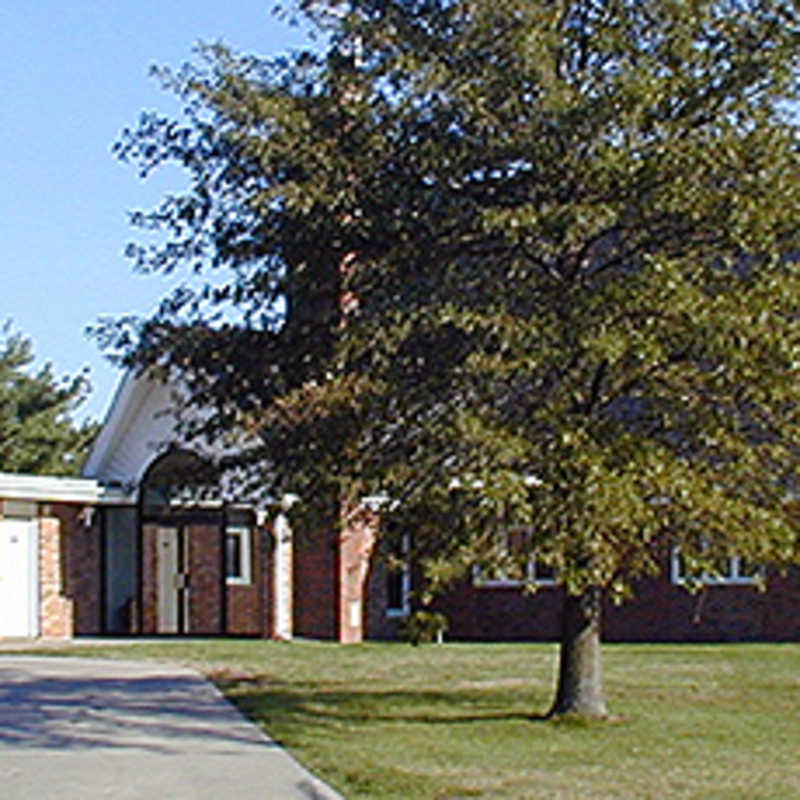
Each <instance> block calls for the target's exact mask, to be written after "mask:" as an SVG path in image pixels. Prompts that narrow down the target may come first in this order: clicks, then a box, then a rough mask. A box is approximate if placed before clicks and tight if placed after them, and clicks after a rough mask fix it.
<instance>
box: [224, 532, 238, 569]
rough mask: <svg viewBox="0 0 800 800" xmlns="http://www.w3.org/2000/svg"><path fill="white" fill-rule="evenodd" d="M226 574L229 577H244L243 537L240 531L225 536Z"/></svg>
mask: <svg viewBox="0 0 800 800" xmlns="http://www.w3.org/2000/svg"><path fill="white" fill-rule="evenodd" d="M225 575H226V577H228V578H241V577H242V538H241V536H239V534H238V533H229V534H227V535H226V536H225Z"/></svg>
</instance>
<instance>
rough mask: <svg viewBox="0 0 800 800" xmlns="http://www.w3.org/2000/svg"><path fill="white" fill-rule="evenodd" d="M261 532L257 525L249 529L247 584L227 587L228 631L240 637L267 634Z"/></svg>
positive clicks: (265, 576) (265, 578) (265, 579)
mask: <svg viewBox="0 0 800 800" xmlns="http://www.w3.org/2000/svg"><path fill="white" fill-rule="evenodd" d="M263 535H264V534H263V531H262V530H261V529H260V528H254V529H253V530H252V532H251V537H252V538H251V540H250V552H251V570H252V573H251V577H252V581H251V583H250V584H249V585H236V584H228V586H227V598H228V600H227V621H228V633H232V634H236V635H244V636H266V635H269V630H270V629H269V627H268V624H269V623H268V620H266V619H265V616H266V609H267V606H266V603H265V600H266V598H265V592H266V590H267V588H268V585H269V581H268V576H267V575H266V574H265V572H264V539H263Z"/></svg>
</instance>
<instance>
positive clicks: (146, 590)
mask: <svg viewBox="0 0 800 800" xmlns="http://www.w3.org/2000/svg"><path fill="white" fill-rule="evenodd" d="M157 535H158V525H156V524H154V523H147V524H145V525H142V539H141V542H142V573H141V579H142V585H141V587H140V592H139V595H140V597H141V603H142V607H141V609H139V610H138V614H137V616H138V632H139V633H145V634H150V633H157V631H158V595H157V583H158V563H157V558H158V548H157V547H156V544H157V540H156V537H157Z"/></svg>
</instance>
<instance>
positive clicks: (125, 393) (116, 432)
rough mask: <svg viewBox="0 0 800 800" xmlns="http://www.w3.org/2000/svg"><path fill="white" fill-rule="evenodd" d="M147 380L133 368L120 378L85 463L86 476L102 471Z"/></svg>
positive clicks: (83, 472) (84, 473)
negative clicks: (136, 374)
mask: <svg viewBox="0 0 800 800" xmlns="http://www.w3.org/2000/svg"><path fill="white" fill-rule="evenodd" d="M146 382H147V378H145V377H141V378H139V379H137V378H136V377H135V376H134V374H133V372H132V371H131V370H128V371H127V372H125V373H124V374H123V375H122V377H121V378H120V381H119V383H118V384H117V388H116V390H115V391H114V399H113V400H112V401H111V405H110V407H109V409H108V413H107V414H106V418H105V420H104V422H103V427H102V428H101V429H100V433H99V434H98V435H97V438H96V439H95V440H94V444H93V445H92V449H91V450H90V452H89V457H88V458H87V459H86V463H85V464H84V465H83V470H82V474H83V475H84V477H87V478H88V477H91V476H93V475H96V474H97V473H98V472H99V471H100V469H101V467H102V465H103V461H104V460H105V458H106V456H107V454H108V453H109V451H110V450H111V449H112V447H113V444H114V442H115V441H116V440H117V439H118V438H119V436H120V435H121V434H122V432H123V423H124V422H125V420H126V418H127V417H128V416H129V413H130V411H131V406H132V405H133V403H134V400H135V399H136V396H137V395H139V396H140V397H141V395H142V394H143V390H144V388H145V386H144V384H145V383H146ZM137 390H138V391H137Z"/></svg>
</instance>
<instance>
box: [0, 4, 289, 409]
mask: <svg viewBox="0 0 800 800" xmlns="http://www.w3.org/2000/svg"><path fill="white" fill-rule="evenodd" d="M273 5H274V3H273V1H272V0H267V2H265V3H259V2H247V1H246V0H226V1H225V2H219V0H216V2H213V1H212V0H158V2H156V0H136V2H133V0H130V2H116V1H115V0H106V1H105V2H89V0H70V2H66V1H65V0H38V2H22V0H4V2H3V3H1V4H0V75H2V84H1V86H2V88H1V89H0V97H1V98H2V102H0V137H2V138H1V139H0V140H1V141H2V142H3V150H4V153H5V156H4V158H3V159H2V160H1V161H0V278H1V280H0V323H2V321H4V320H8V319H11V320H12V322H13V325H14V329H15V330H17V331H20V332H21V333H23V334H25V335H27V336H29V337H30V338H31V339H32V340H33V343H34V346H35V349H36V354H37V358H38V362H39V363H42V362H44V361H50V362H52V364H53V367H54V370H55V372H56V374H57V375H59V376H61V375H68V374H74V373H75V372H77V371H78V370H80V369H81V368H83V367H84V366H88V367H89V368H90V371H91V380H92V384H93V386H94V390H93V392H92V396H91V397H90V399H89V401H88V402H87V403H86V405H85V406H83V407H82V410H81V414H80V416H81V417H84V416H87V415H88V416H91V417H94V418H102V416H103V414H104V412H105V409H106V406H107V403H108V401H109V399H110V397H111V394H112V392H113V389H114V385H115V384H116V381H117V378H118V373H117V372H116V370H115V369H114V368H113V367H112V366H111V365H110V364H108V362H107V361H105V359H104V358H103V356H102V354H101V353H100V352H99V350H98V348H97V346H96V344H95V343H94V342H93V341H92V340H90V339H88V338H87V337H86V335H85V329H86V326H87V325H89V324H91V323H92V322H94V321H95V320H96V319H97V318H98V317H100V316H101V315H112V316H117V315H121V314H124V313H128V312H135V313H140V314H144V313H147V312H148V311H149V310H150V309H152V308H153V307H154V305H155V304H156V302H157V300H158V298H159V297H161V296H162V295H163V294H165V293H166V291H167V290H168V289H169V288H170V286H171V283H169V282H167V281H166V280H165V279H163V278H160V277H154V276H142V275H135V274H133V273H132V271H131V269H130V266H129V264H128V262H127V261H126V259H125V258H124V257H123V254H122V253H123V249H124V246H125V244H126V243H127V242H128V241H131V240H132V239H134V238H135V233H136V232H135V231H134V230H133V229H132V228H130V227H129V225H128V222H127V212H128V211H130V210H132V209H135V208H149V207H150V206H152V205H154V204H155V203H156V202H157V201H158V199H159V198H160V197H161V196H163V194H164V192H165V191H168V190H170V189H173V190H174V189H179V188H180V187H181V180H180V176H179V175H178V174H177V173H175V172H172V173H169V174H164V175H161V176H158V175H157V176H156V177H155V178H154V179H149V180H148V181H145V182H142V181H141V180H139V178H138V177H137V175H136V171H135V169H134V168H132V167H131V166H129V165H125V164H122V163H120V162H118V161H116V160H115V158H114V156H113V155H112V154H111V146H112V144H113V142H114V141H115V140H116V138H117V136H118V134H119V132H120V131H121V130H122V129H123V128H124V127H125V126H130V125H134V124H135V123H136V121H137V118H138V116H139V113H140V112H141V111H142V110H143V109H159V110H161V111H167V112H170V113H174V112H177V111H178V109H179V107H178V105H177V103H176V102H175V101H174V100H173V99H172V98H171V97H170V96H169V95H167V94H165V93H164V92H162V91H161V89H160V88H159V86H158V84H157V82H156V81H155V80H153V79H152V78H150V77H149V76H148V72H149V68H150V66H151V65H153V64H160V65H163V64H168V65H171V66H180V65H181V64H182V63H183V62H185V61H187V60H191V58H192V48H193V47H194V45H195V44H196V43H197V42H198V41H218V40H222V41H224V42H226V43H228V44H230V45H231V46H233V47H234V48H235V49H238V50H242V51H245V52H251V53H262V54H274V53H277V52H280V51H284V50H286V49H287V48H289V47H292V46H294V45H297V44H300V43H301V42H302V41H303V38H302V34H301V33H300V32H299V31H298V30H297V29H296V28H290V27H289V26H288V25H287V24H285V23H283V22H281V21H279V20H278V19H276V18H275V17H274V16H273V15H272V13H271V10H272V7H273Z"/></svg>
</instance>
